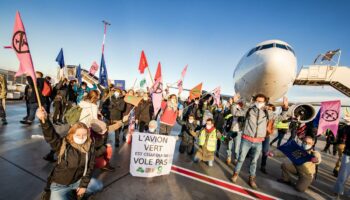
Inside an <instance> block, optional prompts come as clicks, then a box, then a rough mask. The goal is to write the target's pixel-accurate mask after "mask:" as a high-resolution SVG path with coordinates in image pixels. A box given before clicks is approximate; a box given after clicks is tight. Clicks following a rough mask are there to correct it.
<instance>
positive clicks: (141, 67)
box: [139, 50, 148, 74]
mask: <svg viewBox="0 0 350 200" xmlns="http://www.w3.org/2000/svg"><path fill="white" fill-rule="evenodd" d="M147 67H148V63H147V59H146V55H145V52H144V51H143V50H142V52H141V58H140V64H139V71H140V73H141V74H143V73H144V72H145V69H146V68H147Z"/></svg>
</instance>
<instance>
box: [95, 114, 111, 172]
mask: <svg viewBox="0 0 350 200" xmlns="http://www.w3.org/2000/svg"><path fill="white" fill-rule="evenodd" d="M90 125H91V128H90V133H91V138H92V139H93V140H94V141H95V168H98V169H101V170H103V171H109V172H113V171H115V168H114V167H112V166H111V165H110V160H111V158H112V152H113V149H112V146H111V145H110V144H107V140H108V131H107V125H106V123H104V122H103V121H101V120H98V119H93V120H91V122H90Z"/></svg>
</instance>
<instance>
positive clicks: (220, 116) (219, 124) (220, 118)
mask: <svg viewBox="0 0 350 200" xmlns="http://www.w3.org/2000/svg"><path fill="white" fill-rule="evenodd" d="M213 120H214V125H215V128H216V129H217V130H218V131H220V132H221V133H223V132H224V125H225V115H224V111H220V112H219V111H218V110H215V111H214V113H213Z"/></svg>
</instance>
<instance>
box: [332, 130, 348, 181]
mask: <svg viewBox="0 0 350 200" xmlns="http://www.w3.org/2000/svg"><path fill="white" fill-rule="evenodd" d="M346 127H347V125H346V124H345V123H340V124H339V128H338V134H337V139H336V144H334V146H335V147H336V150H337V152H338V159H337V162H336V163H335V167H334V169H333V175H334V176H335V177H338V173H339V169H340V164H341V162H342V157H343V152H344V150H345V143H346V140H347V138H348V137H350V135H349V132H347V131H349V130H347V129H346Z"/></svg>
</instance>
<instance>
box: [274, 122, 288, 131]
mask: <svg viewBox="0 0 350 200" xmlns="http://www.w3.org/2000/svg"><path fill="white" fill-rule="evenodd" d="M276 128H277V129H288V128H289V123H288V122H286V123H283V122H282V121H279V122H278V123H277V124H276Z"/></svg>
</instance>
